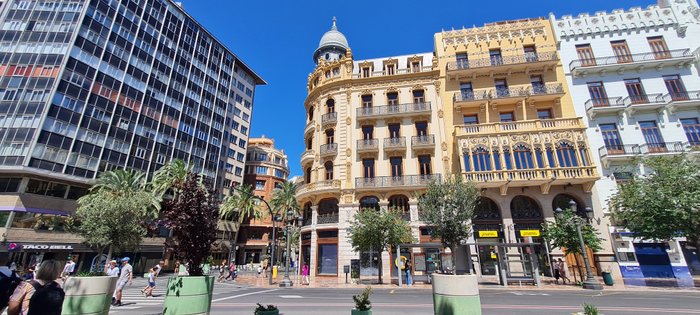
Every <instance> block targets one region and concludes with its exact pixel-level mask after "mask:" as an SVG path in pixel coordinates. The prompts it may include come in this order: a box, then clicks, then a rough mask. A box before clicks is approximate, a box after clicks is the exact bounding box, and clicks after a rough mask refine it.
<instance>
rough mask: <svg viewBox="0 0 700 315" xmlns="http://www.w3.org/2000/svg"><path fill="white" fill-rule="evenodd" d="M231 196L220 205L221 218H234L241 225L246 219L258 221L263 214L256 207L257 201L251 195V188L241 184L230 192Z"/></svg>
mask: <svg viewBox="0 0 700 315" xmlns="http://www.w3.org/2000/svg"><path fill="white" fill-rule="evenodd" d="M232 192H233V193H232V194H231V195H229V196H226V197H225V198H224V201H223V202H222V203H221V213H220V215H221V217H222V218H235V219H236V220H237V221H238V223H242V222H243V221H244V220H245V219H246V218H253V219H260V218H262V214H263V212H262V211H261V210H260V207H259V206H258V200H257V199H256V197H255V194H254V193H253V187H252V186H250V185H248V184H243V185H241V186H239V187H237V188H236V189H233V190H232Z"/></svg>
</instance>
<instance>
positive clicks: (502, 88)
mask: <svg viewBox="0 0 700 315" xmlns="http://www.w3.org/2000/svg"><path fill="white" fill-rule="evenodd" d="M493 84H494V86H495V87H496V96H497V97H508V96H510V93H508V92H509V90H508V82H507V81H506V79H495V80H493Z"/></svg>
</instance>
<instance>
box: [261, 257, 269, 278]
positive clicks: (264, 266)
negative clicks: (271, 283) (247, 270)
mask: <svg viewBox="0 0 700 315" xmlns="http://www.w3.org/2000/svg"><path fill="white" fill-rule="evenodd" d="M262 266H263V267H262V271H263V277H264V278H267V268H268V262H267V259H265V260H263V262H262Z"/></svg>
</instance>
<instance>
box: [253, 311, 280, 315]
mask: <svg viewBox="0 0 700 315" xmlns="http://www.w3.org/2000/svg"><path fill="white" fill-rule="evenodd" d="M255 315H280V310H274V311H260V312H257V313H255Z"/></svg>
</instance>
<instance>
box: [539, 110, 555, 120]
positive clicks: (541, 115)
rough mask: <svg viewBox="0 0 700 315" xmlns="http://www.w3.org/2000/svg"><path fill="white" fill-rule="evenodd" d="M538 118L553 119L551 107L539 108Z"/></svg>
mask: <svg viewBox="0 0 700 315" xmlns="http://www.w3.org/2000/svg"><path fill="white" fill-rule="evenodd" d="M537 119H552V110H551V109H549V108H546V109H538V110H537Z"/></svg>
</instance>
